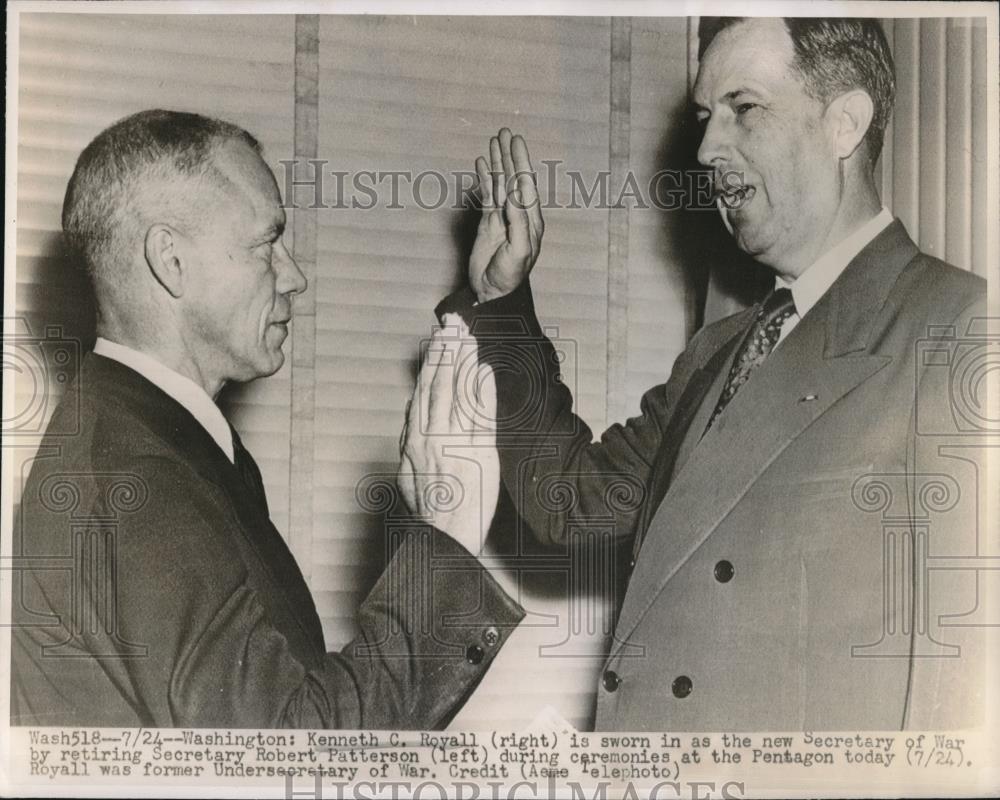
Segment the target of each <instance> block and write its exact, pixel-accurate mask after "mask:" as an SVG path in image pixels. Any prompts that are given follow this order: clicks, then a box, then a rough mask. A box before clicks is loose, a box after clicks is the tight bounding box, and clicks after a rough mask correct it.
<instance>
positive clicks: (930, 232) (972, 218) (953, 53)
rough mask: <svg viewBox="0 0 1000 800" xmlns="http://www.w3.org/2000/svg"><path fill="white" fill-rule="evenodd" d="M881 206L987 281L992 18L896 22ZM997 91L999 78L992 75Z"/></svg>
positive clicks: (926, 245) (922, 242)
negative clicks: (988, 22)
mask: <svg viewBox="0 0 1000 800" xmlns="http://www.w3.org/2000/svg"><path fill="white" fill-rule="evenodd" d="M885 30H886V35H887V37H888V39H889V44H890V46H891V47H892V50H893V58H894V59H895V62H896V107H895V111H894V114H893V117H892V122H891V124H890V126H889V128H888V130H887V131H886V140H885V147H884V150H883V153H882V159H881V162H882V200H883V202H884V203H885V204H886V205H887V206H888V207H889V208H890V209H892V211H893V213H894V214H895V215H896V216H897V217H899V218H900V220H901V221H902V222H903V224H904V225H905V226H906V229H907V231H908V232H909V234H910V236H911V237H912V238H913V240H914V241H915V242H916V243H917V245H918V246H919V247H920V249H921V250H923V251H924V252H926V253H929V254H931V255H933V256H936V257H937V258H940V259H943V260H945V261H947V262H949V263H950V264H954V265H955V266H957V267H961V268H962V269H969V270H972V271H973V272H975V273H977V274H978V275H981V276H983V277H984V278H985V277H986V274H987V271H988V269H989V267H990V266H991V265H989V264H988V263H987V260H986V236H987V231H988V230H989V226H990V224H991V223H993V222H995V220H993V219H991V218H990V214H989V210H988V205H987V199H986V186H987V183H988V181H989V176H988V174H987V170H986V156H987V153H986V148H987V138H986V130H987V127H986V109H987V102H986V96H987V91H988V90H989V87H990V81H989V80H988V76H987V70H986V19H985V18H979V19H977V18H973V17H969V18H964V19H890V20H886V22H885ZM992 84H993V86H995V85H996V76H995V75H994V76H993V81H992Z"/></svg>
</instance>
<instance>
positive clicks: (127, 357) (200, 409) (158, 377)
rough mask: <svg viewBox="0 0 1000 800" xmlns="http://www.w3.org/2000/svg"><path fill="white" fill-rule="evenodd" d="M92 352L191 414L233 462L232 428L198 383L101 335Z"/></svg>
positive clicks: (143, 354) (147, 356)
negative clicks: (137, 376) (136, 375)
mask: <svg viewBox="0 0 1000 800" xmlns="http://www.w3.org/2000/svg"><path fill="white" fill-rule="evenodd" d="M94 352H95V353H97V355H99V356H104V358H110V359H113V360H114V361H117V362H118V363H120V364H124V365H125V366H126V367H128V368H129V369H132V370H135V371H136V372H138V373H139V374H140V375H142V377H144V378H145V379H146V380H148V381H149V382H150V383H152V384H154V385H155V386H157V387H158V388H159V389H161V390H163V391H164V392H166V393H167V394H168V395H170V396H171V397H172V398H173V399H174V400H176V401H177V402H178V403H180V404H181V405H182V406H184V408H186V409H187V410H188V411H189V412H190V414H191V416H192V417H194V418H195V419H196V420H197V421H198V423H199V424H200V425H201V426H202V427H203V428H204V429H205V430H206V431H207V432H208V435H209V436H211V437H212V438H213V439H214V440H215V443H216V444H217V445H219V447H220V448H221V449H222V452H223V453H225V454H226V456H228V458H229V460H230V461H234V460H235V457H234V455H233V432H232V429H231V428H230V427H229V423H228V422H227V421H226V418H225V417H224V416H223V415H222V412H221V411H219V407H218V406H217V405H216V404H215V402H214V401H213V400H212V398H211V397H209V396H208V393H207V392H206V391H205V390H204V389H202V388H201V387H200V386H199V385H198V384H197V383H195V382H194V381H193V380H191V379H190V378H187V377H185V376H184V375H181V374H180V373H179V372H175V371H174V370H172V369H170V368H169V367H167V366H164V365H163V364H161V363H160V362H159V361H157V360H156V359H155V358H153V357H152V356H149V355H147V354H146V353H140V352H139V351H138V350H133V349H132V348H131V347H126V346H125V345H123V344H118V343H117V342H112V341H109V340H107V339H104V338H102V337H100V336H98V337H97V342H96V343H95V344H94Z"/></svg>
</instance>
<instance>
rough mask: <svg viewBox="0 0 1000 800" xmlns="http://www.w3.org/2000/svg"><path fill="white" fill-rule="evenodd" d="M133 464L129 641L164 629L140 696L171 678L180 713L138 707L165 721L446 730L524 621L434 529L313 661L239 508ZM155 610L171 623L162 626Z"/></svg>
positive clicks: (136, 671)
mask: <svg viewBox="0 0 1000 800" xmlns="http://www.w3.org/2000/svg"><path fill="white" fill-rule="evenodd" d="M134 471H135V472H136V473H137V474H139V475H140V476H142V477H143V478H144V479H145V480H146V481H147V482H148V484H149V486H150V490H149V502H148V503H147V504H146V506H144V508H143V509H142V510H141V512H140V513H137V514H135V515H131V517H130V518H129V520H128V522H127V526H123V528H124V529H123V531H122V535H121V536H120V542H121V544H120V552H119V565H120V569H119V574H120V576H121V578H120V581H121V584H120V594H121V595H122V596H124V597H128V598H130V599H131V598H136V600H135V602H130V603H129V606H128V607H127V608H122V609H120V619H121V620H122V625H121V627H122V631H123V633H124V634H125V636H126V638H130V639H133V640H136V639H137V638H139V637H140V636H141V635H143V634H145V635H146V636H147V637H148V636H150V635H154V636H155V639H154V641H152V642H150V644H151V645H153V646H155V648H156V649H157V652H158V653H160V654H166V656H167V657H165V658H163V657H158V658H151V659H138V660H137V661H136V663H135V664H134V665H133V666H132V668H131V673H132V675H131V679H132V681H134V683H135V686H136V688H137V692H136V696H137V697H156V696H161V695H162V690H161V689H160V690H158V688H157V684H162V682H164V681H165V682H167V685H168V690H167V695H166V696H167V703H168V705H169V709H167V710H166V711H165V712H163V711H159V712H157V710H155V709H150V710H149V711H150V712H152V713H149V712H147V713H144V714H142V715H141V716H143V717H148V716H152V717H153V720H154V722H155V723H156V724H160V725H172V726H187V725H199V724H206V723H207V724H212V725H216V726H220V725H222V726H233V727H248V726H250V727H263V728H270V727H296V728H404V729H405V728H434V727H438V726H441V725H443V724H445V723H446V722H447V720H448V719H449V718H450V716H451V715H452V714H453V713H454V712H455V711H456V710H457V708H458V707H459V706H460V704H461V702H462V701H463V700H464V698H465V697H466V696H467V695H468V694H469V693H470V692H471V691H472V689H473V688H474V687H475V686H476V684H477V683H478V682H479V680H480V679H481V678H482V676H483V675H484V673H485V671H486V669H487V668H488V666H489V664H490V662H491V661H492V659H493V657H494V655H495V654H496V652H497V651H498V650H499V648H500V647H501V646H502V644H503V642H504V640H505V639H506V637H507V636H508V635H509V633H510V630H511V629H512V628H513V627H514V626H515V625H516V624H517V622H518V621H520V619H521V618H522V617H523V611H522V610H521V608H520V607H519V606H518V605H517V604H516V603H514V602H513V601H511V600H510V599H509V598H508V597H507V595H506V594H505V593H504V592H503V590H502V589H500V587H499V586H498V585H497V584H496V583H494V581H493V579H492V578H491V577H490V576H489V574H488V573H487V572H486V571H485V570H483V569H482V568H481V566H480V565H479V562H478V561H476V560H475V559H474V558H473V557H472V556H471V555H470V554H469V553H468V552H466V551H465V550H464V549H463V548H462V547H461V546H460V545H458V544H457V543H456V542H455V541H454V540H453V539H451V538H450V537H448V536H446V535H445V534H443V533H441V532H440V531H437V530H434V529H431V528H429V527H427V528H426V529H424V530H414V531H412V532H410V533H409V534H408V535H407V536H406V537H405V538H404V540H403V541H402V543H401V545H400V546H399V548H398V550H397V552H396V553H395V555H394V557H393V558H392V560H391V562H390V564H389V566H388V568H387V569H386V571H385V573H384V574H383V575H382V576H381V578H380V579H379V581H378V583H377V584H376V586H375V587H374V589H373V590H372V592H371V593H370V594H369V595H368V597H367V598H366V599H365V600H364V601H363V602H362V604H361V607H360V609H359V611H358V615H357V620H358V626H359V629H360V633H359V635H358V636H357V638H356V639H355V640H354V641H353V642H351V643H350V644H349V645H348V646H347V647H346V648H344V650H342V651H341V652H339V653H326V654H325V655H323V654H317V657H316V658H315V659H312V660H311V661H310V660H309V659H304V658H302V657H301V654H300V655H299V656H297V655H296V654H295V653H293V651H292V649H291V648H290V646H289V642H288V641H287V639H286V637H285V635H283V633H282V631H280V630H278V629H276V628H275V627H274V626H273V625H272V624H271V622H270V621H269V618H268V615H267V614H266V613H265V610H264V607H263V605H262V602H261V597H260V596H259V589H255V588H253V587H252V586H251V585H250V584H249V583H248V581H247V573H246V569H245V567H244V566H243V562H241V560H240V559H239V558H237V557H235V556H234V553H233V552H231V541H232V535H233V534H232V531H231V530H227V529H228V528H231V526H233V525H236V524H238V523H237V521H236V520H235V518H231V517H230V515H228V514H227V513H226V511H225V509H224V508H220V506H219V505H218V503H216V502H214V498H212V496H211V494H210V492H207V491H200V490H199V489H198V487H194V488H193V489H192V487H191V482H190V478H189V476H188V475H186V474H183V473H182V470H181V469H179V468H178V467H177V466H176V465H172V464H171V463H170V462H169V461H166V460H164V459H148V460H147V461H146V462H145V463H139V464H137V465H136V467H135V468H134ZM178 491H184V499H183V502H179V499H180V498H179V496H178ZM164 519H169V520H170V523H169V529H167V528H166V527H165V526H164V523H163V520H164ZM168 534H169V535H168ZM237 535H239V534H237ZM150 619H159V620H163V621H164V623H163V624H162V625H161V626H160V627H159V628H158V629H156V630H155V634H151V629H150V627H149V623H148V620H150ZM172 621H179V622H172ZM140 632H143V633H140ZM163 665H169V668H168V670H169V672H168V674H165V673H166V672H167V670H165V669H164V666H163ZM144 684H146V685H148V686H145V685H144Z"/></svg>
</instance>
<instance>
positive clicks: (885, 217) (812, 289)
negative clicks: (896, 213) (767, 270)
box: [776, 206, 892, 317]
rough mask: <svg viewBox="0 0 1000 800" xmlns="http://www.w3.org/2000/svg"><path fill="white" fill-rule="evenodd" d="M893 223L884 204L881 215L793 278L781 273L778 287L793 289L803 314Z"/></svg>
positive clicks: (793, 294) (877, 215)
mask: <svg viewBox="0 0 1000 800" xmlns="http://www.w3.org/2000/svg"><path fill="white" fill-rule="evenodd" d="M891 222H892V213H891V212H890V211H889V209H887V208H885V207H884V206H883V208H882V210H881V211H879V213H878V214H876V215H875V216H874V217H872V218H871V219H870V220H868V222H866V223H864V224H863V225H862V226H861V227H859V228H857V229H856V230H855V231H854V232H853V233H851V234H849V235H848V236H846V237H845V238H844V239H841V241H840V242H839V243H838V244H836V245H834V246H833V247H831V248H830V249H829V250H827V251H826V253H824V254H823V255H822V256H820V258H819V259H818V260H817V261H815V262H814V263H813V264H812V266H811V267H809V268H808V269H807V270H806V271H805V272H803V273H802V274H801V275H799V277H798V278H796V279H795V280H794V281H791V282H789V281H786V280H785V279H784V278H782V277H781V276H780V275H779V276H778V278H777V281H776V283H777V286H778V287H779V288H788V289H791V290H792V299H793V300H794V301H795V313H796V314H797V315H798V316H799V317H804V316H805V315H806V313H807V312H808V311H809V309H810V308H812V307H813V306H814V305H816V303H817V302H818V301H819V299H820V298H821V297H822V296H823V295H824V294H826V290H827V289H829V288H830V287H831V286H832V285H833V282H834V281H835V280H837V278H839V277H840V273H841V272H843V271H844V270H845V269H846V268H847V265H848V264H850V263H851V261H853V260H854V257H855V256H856V255H857V254H858V253H860V252H861V251H862V250H864V249H865V246H866V245H867V244H868V243H869V242H870V241H871V240H872V239H874V238H875V237H876V236H878V235H879V234H880V233H881V232H882V231H883V230H885V228H886V227H887V226H888V225H889V223H891Z"/></svg>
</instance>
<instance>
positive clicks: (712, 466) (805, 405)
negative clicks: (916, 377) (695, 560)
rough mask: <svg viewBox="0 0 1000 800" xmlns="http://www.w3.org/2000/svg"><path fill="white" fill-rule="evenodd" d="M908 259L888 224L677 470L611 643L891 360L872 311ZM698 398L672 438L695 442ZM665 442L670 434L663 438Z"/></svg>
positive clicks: (898, 233) (906, 244)
mask: <svg viewBox="0 0 1000 800" xmlns="http://www.w3.org/2000/svg"><path fill="white" fill-rule="evenodd" d="M916 253H917V249H916V247H915V246H914V245H913V243H912V242H911V241H910V239H909V237H908V236H907V235H906V231H905V230H904V229H903V227H902V225H900V223H899V222H898V221H896V222H894V223H893V224H891V225H889V226H888V227H887V228H886V229H885V230H884V231H883V232H882V233H881V234H879V235H878V236H877V237H876V238H875V239H874V240H873V241H872V242H871V243H870V244H869V245H868V246H867V247H866V248H865V249H864V250H863V251H862V252H861V253H859V254H858V256H857V257H855V259H854V260H853V261H852V262H851V263H850V264H849V265H848V267H847V268H846V269H845V270H844V272H843V273H842V274H841V276H840V277H839V278H838V279H837V281H836V282H835V283H834V285H833V286H832V287H831V288H830V291H829V292H827V294H826V295H825V296H824V297H823V298H821V299H820V301H819V302H818V303H817V304H816V305H815V306H814V307H813V308H812V309H811V310H810V311H809V313H807V314H806V315H805V317H804V318H803V319H802V321H801V322H800V323H799V325H798V326H797V327H796V329H795V330H794V331H793V332H792V334H790V335H789V336H788V338H787V339H786V340H784V341H783V342H782V343H781V345H780V346H779V347H778V348H777V349H776V350H775V351H774V353H772V354H771V356H770V357H769V358H768V359H767V361H765V362H764V364H763V365H761V366H760V367H759V368H758V370H757V371H756V372H755V373H754V375H753V378H752V379H751V380H750V381H749V382H748V383H747V384H746V385H745V386H744V387H743V388H742V389H741V390H740V391H739V393H738V394H737V395H736V397H735V398H733V400H732V401H731V402H730V404H729V405H728V406H727V408H726V411H725V413H724V414H723V415H722V416H720V417H719V419H718V420H717V421H716V423H715V425H713V426H712V428H711V430H709V431H708V432H707V433H706V434H705V436H704V437H703V438H702V439H701V441H700V442H699V443H697V444H696V445H695V446H694V447H693V449H691V451H690V455H689V456H688V457H687V460H686V461H685V462H684V463H683V464H680V465H678V469H677V470H675V471H674V477H673V480H672V481H668V482H669V488H668V489H667V490H666V494H665V495H664V498H663V502H662V503H660V505H659V508H658V509H657V510H656V512H655V515H654V516H653V519H652V522H651V524H650V526H649V529H648V533H647V535H646V539H645V543H644V544H643V545H642V548H641V550H640V552H639V555H638V558H637V561H636V568H635V571H634V572H633V574H632V577H631V580H630V582H629V590H628V592H627V594H626V597H625V602H624V605H623V606H622V610H621V615H620V617H619V620H618V626H617V631H616V634H615V643H616V645H615V646H616V647H617V646H619V643H621V642H624V641H626V640H627V638H628V636H629V634H630V633H631V632H632V631H633V630H634V628H635V626H636V625H637V624H638V623H639V621H640V620H641V619H642V616H643V614H644V613H645V612H646V611H647V610H648V608H649V607H650V606H651V605H652V604H653V603H654V602H655V600H656V597H657V595H658V594H659V592H660V591H661V590H662V589H663V586H664V585H665V584H666V582H667V581H668V580H670V578H671V577H672V576H673V575H674V573H676V571H677V570H678V569H679V568H680V567H681V565H683V563H684V562H685V561H686V560H687V559H688V558H689V557H690V556H691V554H692V553H694V552H695V550H697V548H698V547H699V546H700V545H701V544H702V542H704V540H705V539H706V538H707V537H708V536H709V535H710V534H711V533H712V531H714V530H715V528H716V527H717V526H718V525H719V523H720V522H721V521H722V520H723V519H725V517H726V516H727V515H728V514H729V513H730V511H731V510H732V509H733V507H734V506H735V505H736V504H737V503H738V502H739V501H740V499H741V498H742V497H743V496H744V494H746V492H747V490H748V489H749V488H750V487H751V486H752V485H753V483H754V481H756V479H757V478H758V477H759V476H760V474H761V473H762V472H763V471H764V470H765V469H766V468H767V467H768V465H769V464H770V463H771V462H772V461H773V460H774V459H775V458H777V457H778V456H779V455H780V453H781V452H782V450H784V449H785V448H786V447H787V446H788V444H789V443H790V442H791V441H793V440H794V439H795V438H796V437H797V436H798V435H799V434H801V433H802V432H803V431H804V430H805V429H806V428H807V427H808V426H809V425H811V424H812V423H813V421H815V420H816V419H817V418H818V417H819V416H821V415H822V414H823V413H825V412H826V410H827V409H828V408H830V407H831V406H832V405H833V404H834V403H836V402H837V401H838V400H840V398H842V397H843V396H844V395H845V394H847V393H848V392H849V391H851V390H852V389H853V388H855V387H856V386H858V385H859V384H860V383H862V382H863V381H865V380H867V379H868V378H870V377H871V376H872V375H874V374H875V373H876V372H878V371H879V370H880V369H882V368H883V367H884V366H885V365H886V364H888V363H889V362H890V361H891V358H890V357H889V356H883V355H879V354H877V353H875V352H874V348H873V349H872V351H870V350H869V346H870V343H872V342H875V341H877V336H876V332H877V331H878V330H879V325H881V324H884V323H882V322H880V320H879V312H880V311H881V309H882V306H883V305H884V304H885V301H886V299H887V297H888V295H889V292H890V291H891V289H892V286H893V285H894V284H895V282H896V279H897V278H898V277H899V273H900V272H901V271H902V269H903V267H905V265H906V264H907V263H909V261H910V260H911V259H912V258H913V256H914V255H916ZM734 346H735V345H734V344H732V343H731V342H730V343H728V346H726V347H724V348H723V350H726V351H727V355H728V356H729V358H726V359H723V360H722V363H723V364H725V363H728V361H729V360H730V359H731V357H732V352H731V348H732V347H734ZM717 381H718V378H717V377H716V381H714V382H717ZM701 396H702V401H701V409H700V413H698V414H696V415H694V422H692V420H691V419H690V418H688V419H687V421H686V426H687V429H686V430H685V431H682V432H680V433H679V434H678V435H679V436H683V435H684V433H687V435H688V436H700V432H701V430H702V429H703V428H704V424H702V426H701V428H699V429H698V430H696V426H697V420H699V419H700V418H702V417H705V416H706V412H705V407H706V406H711V405H713V404H714V399H715V398H714V396H712V395H711V393H710V392H708V391H706V390H705V388H702V389H701ZM807 398H808V399H807ZM707 413H710V410H709V412H707ZM672 438H674V437H673V431H670V432H668V435H667V436H665V437H664V439H665V441H669V440H670V439H672ZM747 535H752V532H750V531H748V532H747Z"/></svg>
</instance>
